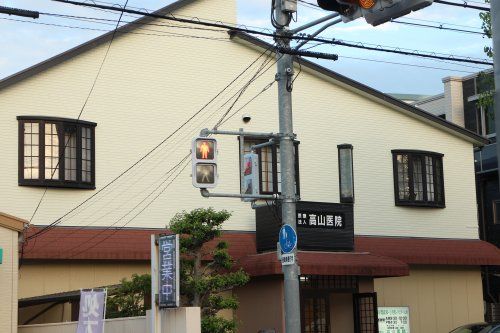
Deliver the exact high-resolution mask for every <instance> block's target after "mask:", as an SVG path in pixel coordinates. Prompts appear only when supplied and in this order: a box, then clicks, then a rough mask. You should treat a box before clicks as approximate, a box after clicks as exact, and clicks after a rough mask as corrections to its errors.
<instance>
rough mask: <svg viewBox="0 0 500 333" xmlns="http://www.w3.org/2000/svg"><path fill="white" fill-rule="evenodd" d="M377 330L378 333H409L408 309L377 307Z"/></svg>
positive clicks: (403, 307)
mask: <svg viewBox="0 0 500 333" xmlns="http://www.w3.org/2000/svg"><path fill="white" fill-rule="evenodd" d="M378 328H379V333H410V308H409V307H407V306H400V307H382V306H381V307H379V308H378Z"/></svg>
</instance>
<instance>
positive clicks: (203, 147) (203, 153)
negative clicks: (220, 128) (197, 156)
mask: <svg viewBox="0 0 500 333" xmlns="http://www.w3.org/2000/svg"><path fill="white" fill-rule="evenodd" d="M200 152H201V158H202V159H204V160H205V159H208V153H209V152H210V147H209V146H208V144H207V142H206V141H203V143H202V144H201V146H200Z"/></svg>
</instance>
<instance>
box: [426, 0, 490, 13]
mask: <svg viewBox="0 0 500 333" xmlns="http://www.w3.org/2000/svg"><path fill="white" fill-rule="evenodd" d="M493 1H496V0H493ZM434 2H435V3H439V4H442V5H448V6H455V7H463V8H470V9H477V10H482V11H485V12H489V11H490V9H489V8H488V7H483V6H475V5H469V2H470V1H463V2H462V3H457V2H452V1H445V0H434Z"/></svg>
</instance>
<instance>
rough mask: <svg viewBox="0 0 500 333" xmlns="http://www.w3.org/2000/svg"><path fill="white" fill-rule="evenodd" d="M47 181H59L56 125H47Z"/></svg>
mask: <svg viewBox="0 0 500 333" xmlns="http://www.w3.org/2000/svg"><path fill="white" fill-rule="evenodd" d="M45 179H59V137H58V129H57V125H56V124H52V123H46V124H45Z"/></svg>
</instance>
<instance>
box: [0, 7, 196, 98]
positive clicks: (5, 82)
mask: <svg viewBox="0 0 500 333" xmlns="http://www.w3.org/2000/svg"><path fill="white" fill-rule="evenodd" d="M194 1H196V0H178V1H176V2H174V3H171V4H170V5H168V6H165V7H163V8H161V9H159V10H157V11H155V12H154V13H153V14H158V15H166V14H168V13H170V12H173V11H174V10H177V9H179V8H182V7H184V6H186V5H188V4H190V3H192V2H194ZM154 20H156V18H153V17H150V16H143V17H141V18H139V19H137V20H135V21H132V22H131V23H127V24H124V25H122V26H121V27H119V28H118V29H117V33H126V32H129V31H131V30H134V29H136V28H137V27H138V26H139V24H146V23H149V22H151V21H154ZM112 36H113V31H110V32H107V33H105V34H103V35H101V36H99V37H96V38H94V39H91V40H89V41H88V42H85V43H83V44H80V45H78V46H76V47H74V48H72V49H69V50H67V51H64V52H62V53H60V54H58V55H56V56H54V57H52V58H49V59H47V60H44V61H42V62H40V63H38V64H36V65H33V66H31V67H28V68H25V69H23V70H22V71H20V72H17V73H15V74H12V75H10V76H7V77H6V78H3V79H2V80H0V89H3V88H5V87H8V86H10V85H12V84H14V83H16V82H19V81H21V80H24V79H26V78H29V77H31V76H33V75H36V74H38V73H40V72H43V71H44V70H46V69H48V68H51V67H52V66H55V65H58V64H60V63H62V62H64V61H66V60H68V59H71V58H72V57H75V56H77V55H79V54H81V53H84V52H86V51H88V50H91V49H93V48H94V47H97V46H99V45H101V44H103V43H106V42H108V41H109V40H110V39H111V37H112Z"/></svg>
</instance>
